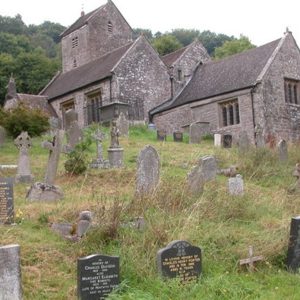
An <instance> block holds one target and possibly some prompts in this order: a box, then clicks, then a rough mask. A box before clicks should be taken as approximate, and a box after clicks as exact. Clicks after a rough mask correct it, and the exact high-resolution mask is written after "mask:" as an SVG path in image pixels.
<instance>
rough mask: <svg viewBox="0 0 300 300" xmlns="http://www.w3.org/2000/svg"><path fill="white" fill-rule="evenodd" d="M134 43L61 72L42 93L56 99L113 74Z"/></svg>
mask: <svg viewBox="0 0 300 300" xmlns="http://www.w3.org/2000/svg"><path fill="white" fill-rule="evenodd" d="M132 44H133V43H130V44H127V45H125V46H123V47H120V48H118V49H116V50H114V51H112V52H109V53H108V54H105V55H103V56H101V57H100V58H98V59H96V60H94V61H91V62H89V63H87V64H85V65H83V66H80V67H78V68H74V69H73V70H71V71H68V72H66V73H60V74H59V75H58V76H56V77H55V78H54V80H53V81H52V82H50V84H49V85H48V86H47V87H46V88H45V89H44V90H43V91H42V93H41V94H42V95H45V96H48V99H49V100H51V99H55V98H57V97H60V96H62V95H66V94H68V93H71V92H73V91H75V90H77V89H80V88H83V87H85V86H88V85H90V84H92V83H96V82H99V81H100V80H102V79H104V78H107V77H110V76H112V73H111V70H112V69H113V67H114V66H115V65H116V64H117V63H118V62H119V60H120V59H121V58H122V56H123V55H124V54H125V53H126V51H127V50H128V49H129V48H130V47H131V45H132Z"/></svg>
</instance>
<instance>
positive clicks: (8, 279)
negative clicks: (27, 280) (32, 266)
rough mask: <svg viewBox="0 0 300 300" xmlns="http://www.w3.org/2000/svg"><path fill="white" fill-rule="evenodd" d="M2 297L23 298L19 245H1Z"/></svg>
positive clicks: (18, 299)
mask: <svg viewBox="0 0 300 300" xmlns="http://www.w3.org/2000/svg"><path fill="white" fill-rule="evenodd" d="M0 299H1V300H22V285H21V266H20V246H19V245H7V246H2V247H0Z"/></svg>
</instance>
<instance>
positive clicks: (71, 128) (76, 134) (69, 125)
mask: <svg viewBox="0 0 300 300" xmlns="http://www.w3.org/2000/svg"><path fill="white" fill-rule="evenodd" d="M65 116H66V135H67V141H68V145H67V150H69V151H70V150H73V149H74V147H75V146H76V145H77V144H78V143H79V142H80V141H81V140H82V135H83V134H82V130H81V129H80V128H79V125H78V114H77V112H76V111H75V109H73V108H72V109H69V110H67V111H66V113H65Z"/></svg>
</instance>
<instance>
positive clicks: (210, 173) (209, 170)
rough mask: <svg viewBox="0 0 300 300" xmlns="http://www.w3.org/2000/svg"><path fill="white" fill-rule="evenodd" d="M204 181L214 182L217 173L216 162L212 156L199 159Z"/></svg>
mask: <svg viewBox="0 0 300 300" xmlns="http://www.w3.org/2000/svg"><path fill="white" fill-rule="evenodd" d="M200 164H201V168H202V172H203V178H204V181H205V182H206V181H210V180H215V179H216V176H217V172H218V166H217V161H216V158H215V157H214V156H209V155H206V156H203V157H202V158H201V159H200Z"/></svg>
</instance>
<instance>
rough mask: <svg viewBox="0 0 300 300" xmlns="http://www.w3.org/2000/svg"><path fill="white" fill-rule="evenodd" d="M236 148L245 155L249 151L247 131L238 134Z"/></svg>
mask: <svg viewBox="0 0 300 300" xmlns="http://www.w3.org/2000/svg"><path fill="white" fill-rule="evenodd" d="M238 147H239V152H240V153H245V152H247V151H248V150H249V147H250V140H249V137H248V134H247V131H244V130H242V131H241V132H240V134H239V141H238Z"/></svg>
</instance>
